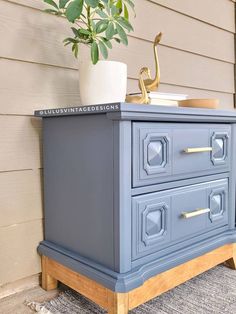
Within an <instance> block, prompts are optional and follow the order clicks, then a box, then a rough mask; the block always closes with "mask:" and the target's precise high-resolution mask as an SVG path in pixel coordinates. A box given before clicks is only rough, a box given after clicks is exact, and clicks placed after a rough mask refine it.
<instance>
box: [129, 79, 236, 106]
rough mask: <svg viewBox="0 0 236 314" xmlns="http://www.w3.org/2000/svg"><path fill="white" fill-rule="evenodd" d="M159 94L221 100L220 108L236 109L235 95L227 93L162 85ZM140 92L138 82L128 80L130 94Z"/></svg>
mask: <svg viewBox="0 0 236 314" xmlns="http://www.w3.org/2000/svg"><path fill="white" fill-rule="evenodd" d="M158 91H159V92H163V93H180V94H185V95H188V97H189V98H218V99H219V100H220V108H222V109H233V108H234V95H233V94H227V93H219V92H214V91H213V92H212V91H208V90H202V89H195V88H189V87H182V86H176V85H168V84H160V86H159V88H158ZM135 92H139V89H138V80H136V79H129V80H128V93H135Z"/></svg>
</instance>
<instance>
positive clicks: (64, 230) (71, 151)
mask: <svg viewBox="0 0 236 314" xmlns="http://www.w3.org/2000/svg"><path fill="white" fill-rule="evenodd" d="M35 115H36V116H39V117H43V148H44V149H43V150H44V155H43V156H44V200H45V240H44V241H43V242H41V244H40V245H39V252H40V253H41V254H42V255H43V286H44V287H45V288H46V289H50V288H53V287H55V285H56V282H57V280H60V281H62V282H64V283H65V284H67V285H69V286H71V287H72V288H74V289H76V290H77V291H79V292H81V293H82V294H84V295H86V296H87V297H89V298H91V299H92V300H94V301H95V302H97V303H98V304H100V305H101V306H103V307H104V308H106V309H109V311H110V313H127V312H128V310H129V309H132V308H134V307H136V306H137V305H139V304H141V303H142V302H145V301H147V300H149V299H150V298H153V297H155V296H156V295H159V294H160V293H162V292H164V291H167V290H168V289H170V288H172V287H174V286H176V285H178V284H180V283H181V282H184V281H186V280H188V279H189V278H192V277H193V276H195V275H197V274H199V273H201V272H203V271H205V270H207V269H209V268H211V267H213V266H215V265H217V264H219V263H221V262H223V261H226V260H230V262H229V263H230V265H231V267H234V266H235V264H234V263H235V258H236V252H235V250H236V248H235V245H234V242H236V231H235V180H236V154H235V151H236V112H234V111H220V110H209V109H190V108H175V107H161V106H153V105H131V104H125V103H117V104H107V105H98V106H88V107H71V108H61V109H49V110H42V111H37V112H36V113H35Z"/></svg>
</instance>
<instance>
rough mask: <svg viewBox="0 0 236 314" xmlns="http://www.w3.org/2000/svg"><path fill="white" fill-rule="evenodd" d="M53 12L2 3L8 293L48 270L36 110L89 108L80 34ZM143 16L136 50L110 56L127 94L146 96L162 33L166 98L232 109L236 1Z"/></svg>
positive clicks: (170, 5)
mask: <svg viewBox="0 0 236 314" xmlns="http://www.w3.org/2000/svg"><path fill="white" fill-rule="evenodd" d="M46 7H47V5H45V4H44V3H43V1H42V0H2V1H0V24H1V27H0V37H1V43H2V44H1V45H0V69H1V71H0V95H1V102H0V125H1V132H0V145H1V154H0V261H1V263H0V286H1V285H3V284H5V283H8V282H12V281H14V280H18V279H21V278H23V277H27V276H30V275H33V274H35V273H37V272H39V271H40V263H39V257H38V255H37V252H36V247H37V244H38V242H39V241H40V240H41V239H42V238H43V229H42V218H43V208H42V207H43V206H42V203H43V201H42V174H43V170H42V169H41V168H42V157H41V155H42V153H41V150H42V149H41V121H40V119H36V118H34V117H33V116H32V115H33V111H34V110H35V109H39V108H52V107H64V106H73V105H78V104H80V97H79V91H78V79H79V74H78V60H76V59H74V58H73V56H72V54H71V51H70V48H69V47H66V48H65V47H64V46H63V44H62V41H63V39H64V38H65V37H66V36H68V35H69V34H70V33H71V30H70V28H69V25H68V24H67V22H66V20H65V19H64V18H57V17H53V16H51V15H49V14H47V13H45V12H43V10H44V9H45V8H46ZM136 12H137V17H136V19H133V20H132V22H133V25H134V28H135V32H134V33H132V34H130V36H129V46H128V47H124V46H119V45H117V46H116V49H114V50H113V51H111V52H110V59H111V60H118V61H123V62H125V63H127V64H128V91H129V92H131V91H132V92H134V91H137V89H138V88H137V83H138V81H137V76H138V72H139V69H140V68H141V67H142V66H149V67H150V68H151V71H152V75H153V72H154V60H153V51H152V41H153V39H154V37H155V35H156V34H157V33H158V32H160V31H162V32H163V40H162V41H161V44H160V46H159V57H160V64H161V84H160V87H159V90H160V91H162V92H173V93H184V94H188V95H189V96H190V97H192V98H199V97H200V98H214V97H216V98H219V99H220V103H221V107H222V108H225V109H232V108H233V106H234V93H235V77H234V75H235V74H234V66H235V49H234V47H235V46H234V45H235V43H234V36H235V1H231V0H217V1H215V0H198V1H196V0H181V1H179V0H137V1H136ZM81 58H82V59H83V60H84V59H86V58H88V54H87V53H86V48H83V49H81Z"/></svg>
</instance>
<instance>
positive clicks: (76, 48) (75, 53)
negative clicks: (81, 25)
mask: <svg viewBox="0 0 236 314" xmlns="http://www.w3.org/2000/svg"><path fill="white" fill-rule="evenodd" d="M72 51H73V52H74V55H75V57H76V58H78V52H79V47H78V44H77V43H74V44H73V45H72Z"/></svg>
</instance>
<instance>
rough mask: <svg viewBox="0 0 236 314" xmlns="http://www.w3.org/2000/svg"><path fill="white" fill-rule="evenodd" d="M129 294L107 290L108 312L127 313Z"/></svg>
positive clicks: (109, 313) (112, 313)
mask: <svg viewBox="0 0 236 314" xmlns="http://www.w3.org/2000/svg"><path fill="white" fill-rule="evenodd" d="M128 313H129V294H128V293H116V292H113V291H110V290H109V291H108V314H128Z"/></svg>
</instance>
